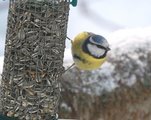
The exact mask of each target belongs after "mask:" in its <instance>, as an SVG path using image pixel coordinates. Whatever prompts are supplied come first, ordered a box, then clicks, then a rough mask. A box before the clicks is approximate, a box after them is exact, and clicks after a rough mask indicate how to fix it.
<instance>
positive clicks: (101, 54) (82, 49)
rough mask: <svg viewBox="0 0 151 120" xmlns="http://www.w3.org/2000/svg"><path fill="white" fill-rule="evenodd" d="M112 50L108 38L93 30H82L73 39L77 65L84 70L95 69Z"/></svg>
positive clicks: (73, 51)
mask: <svg viewBox="0 0 151 120" xmlns="http://www.w3.org/2000/svg"><path fill="white" fill-rule="evenodd" d="M109 50H110V48H109V43H108V42H107V40H106V39H105V38H104V37H102V36H100V35H96V34H94V33H91V32H82V33H80V34H78V35H77V36H76V37H75V38H74V40H73V41H72V56H73V60H74V63H75V66H76V67H78V68H79V69H82V70H94V69H97V68H99V67H100V66H101V65H102V64H103V63H104V62H105V61H106V55H107V52H108V51H109Z"/></svg>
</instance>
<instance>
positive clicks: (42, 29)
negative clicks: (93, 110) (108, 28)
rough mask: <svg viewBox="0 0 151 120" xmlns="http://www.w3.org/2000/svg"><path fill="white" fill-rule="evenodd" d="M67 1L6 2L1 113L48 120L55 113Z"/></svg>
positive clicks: (17, 0)
mask: <svg viewBox="0 0 151 120" xmlns="http://www.w3.org/2000/svg"><path fill="white" fill-rule="evenodd" d="M68 14H69V0H10V5H9V16H8V28H7V36H6V44H5V58H4V67H3V74H2V86H1V100H2V111H1V112H2V113H3V114H4V115H7V116H14V117H18V118H19V119H20V120H24V119H25V120H48V119H49V120H50V117H51V116H52V115H55V114H56V113H57V108H58V100H59V96H60V87H59V83H58V79H59V78H60V76H61V74H62V72H63V71H64V68H63V66H62V64H63V56H64V48H65V38H66V31H67V21H68Z"/></svg>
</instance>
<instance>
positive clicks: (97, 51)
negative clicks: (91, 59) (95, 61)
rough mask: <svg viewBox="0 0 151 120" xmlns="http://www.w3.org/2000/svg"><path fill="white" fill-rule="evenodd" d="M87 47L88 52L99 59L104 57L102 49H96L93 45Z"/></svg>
mask: <svg viewBox="0 0 151 120" xmlns="http://www.w3.org/2000/svg"><path fill="white" fill-rule="evenodd" d="M87 47H88V50H89V52H90V53H91V54H92V55H94V56H96V57H100V56H102V55H104V53H105V50H104V49H101V48H98V47H97V46H95V45H91V44H88V46H87Z"/></svg>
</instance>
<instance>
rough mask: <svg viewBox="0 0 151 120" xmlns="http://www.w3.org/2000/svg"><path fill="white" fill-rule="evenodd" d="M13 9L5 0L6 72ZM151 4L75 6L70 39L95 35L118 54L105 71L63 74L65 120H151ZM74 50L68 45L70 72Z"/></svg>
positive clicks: (0, 29) (108, 0)
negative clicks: (107, 42)
mask: <svg viewBox="0 0 151 120" xmlns="http://www.w3.org/2000/svg"><path fill="white" fill-rule="evenodd" d="M8 4H9V0H0V23H1V24H0V41H1V44H0V48H1V49H0V60H1V64H0V72H2V65H3V55H4V44H5V36H6V27H7V15H8ZM150 4H151V0H144V1H143V0H93V1H92V0H79V1H78V5H77V7H72V6H70V13H69V22H68V31H67V36H68V37H69V38H71V39H73V38H74V36H75V35H77V34H78V33H79V32H82V31H90V32H94V33H97V34H100V35H103V36H104V37H106V38H107V39H108V41H109V43H110V46H111V49H112V50H111V52H110V53H109V59H108V61H107V62H106V63H105V64H104V65H103V66H102V68H100V69H98V70H96V71H89V72H85V71H79V70H77V69H76V68H73V69H71V70H70V71H68V72H67V73H66V74H65V75H63V78H62V81H61V83H62V87H63V88H62V97H61V98H62V99H61V103H60V107H59V109H60V113H59V114H60V115H61V117H63V118H79V119H81V120H90V119H93V120H121V118H123V119H122V120H151V108H150V107H148V106H149V105H151V103H150V102H149V101H151V100H150V99H151V97H150V96H149V92H150V78H151V65H150V63H151V61H150V60H151V58H150V56H151V14H150V11H151V7H150ZM70 47H71V44H70V41H68V40H66V50H65V58H64V66H65V67H68V66H70V65H71V64H72V63H73V61H72V56H71V51H70ZM134 103H135V105H134ZM142 106H144V107H142ZM125 113H127V114H126V115H125Z"/></svg>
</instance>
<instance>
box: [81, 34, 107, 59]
mask: <svg viewBox="0 0 151 120" xmlns="http://www.w3.org/2000/svg"><path fill="white" fill-rule="evenodd" d="M82 49H83V51H84V52H86V53H88V54H89V55H91V56H92V57H95V58H103V57H105V56H106V54H107V52H108V51H109V50H110V48H109V43H108V42H107V40H106V39H105V38H104V37H103V36H100V35H95V34H92V35H90V36H89V37H88V38H87V39H86V40H85V42H84V44H83V47H82Z"/></svg>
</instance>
